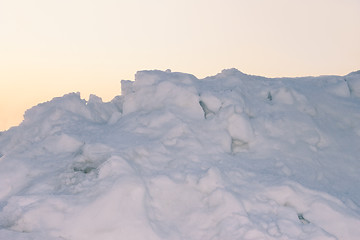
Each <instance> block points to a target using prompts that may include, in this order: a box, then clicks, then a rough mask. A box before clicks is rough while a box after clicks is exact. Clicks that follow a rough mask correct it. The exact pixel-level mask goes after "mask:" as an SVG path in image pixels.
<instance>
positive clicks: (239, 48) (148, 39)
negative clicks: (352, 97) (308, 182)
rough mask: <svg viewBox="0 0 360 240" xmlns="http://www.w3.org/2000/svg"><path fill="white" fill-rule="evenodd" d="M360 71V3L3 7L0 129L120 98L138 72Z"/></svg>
mask: <svg viewBox="0 0 360 240" xmlns="http://www.w3.org/2000/svg"><path fill="white" fill-rule="evenodd" d="M232 67H235V68H237V69H239V70H240V71H242V72H245V73H248V74H254V75H262V76H268V77H277V76H305V75H306V76H308V75H330V74H335V75H345V74H347V73H349V72H351V71H355V70H359V69H360V1H359V0H246V1H245V0H96V1H95V0H31V1H30V0H0V131H1V130H4V129H7V128H8V127H10V126H13V125H17V124H19V123H20V121H21V120H22V115H23V113H24V111H25V110H26V109H28V108H30V107H31V106H34V105H36V104H38V103H40V102H44V101H48V100H51V99H52V98H53V97H57V96H62V95H63V94H66V93H69V92H81V96H82V97H83V98H85V99H87V98H88V95H89V94H91V93H93V94H95V95H98V96H100V97H102V98H103V100H105V101H108V100H111V99H112V98H113V97H114V96H116V95H119V94H120V80H122V79H130V80H132V79H134V74H135V72H136V71H138V70H144V69H160V70H166V69H168V68H169V69H172V70H173V71H180V72H188V73H192V74H194V75H195V76H197V77H198V78H203V77H206V76H209V75H214V74H216V73H218V72H220V71H221V70H222V69H224V68H232Z"/></svg>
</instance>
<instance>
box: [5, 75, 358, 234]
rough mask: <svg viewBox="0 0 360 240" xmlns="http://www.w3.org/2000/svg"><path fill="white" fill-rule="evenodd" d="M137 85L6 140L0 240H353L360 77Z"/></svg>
mask: <svg viewBox="0 0 360 240" xmlns="http://www.w3.org/2000/svg"><path fill="white" fill-rule="evenodd" d="M135 78H136V79H135V81H122V83H121V84H122V95H121V96H116V97H115V98H114V99H113V100H112V101H110V102H103V101H102V100H101V98H99V97H97V96H94V95H91V96H90V98H89V100H88V101H85V100H83V99H81V98H80V95H79V94H78V93H71V94H67V95H65V96H63V97H60V98H54V99H53V100H51V101H49V102H46V103H42V104H39V105H38V106H35V107H33V108H31V109H30V110H28V111H27V112H26V113H25V120H24V121H23V123H22V124H20V125H19V126H17V127H14V128H11V129H10V130H8V131H6V132H2V133H1V135H0V179H1V183H0V239H68V240H70V239H74V240H75V239H76V240H81V239H87V240H88V239H174V240H175V239H219V240H220V239H221V240H224V239H244V240H248V239H249V240H250V239H347V240H352V239H358V236H360V230H359V226H360V190H359V187H358V186H359V185H360V176H359V173H358V171H359V169H360V161H359V156H360V148H359V146H360V107H359V106H360V98H359V97H360V88H359V87H360V85H359V84H360V74H359V73H358V72H354V73H351V74H349V75H346V76H344V77H340V76H321V77H304V78H281V79H268V78H264V77H258V76H251V75H247V74H244V73H241V72H240V71H238V70H236V69H228V70H223V71H222V72H221V73H219V74H217V75H216V76H212V77H207V78H205V79H200V80H199V79H197V78H196V77H194V76H193V75H190V74H184V73H176V72H171V71H165V72H162V71H141V72H138V73H137V74H136V76H135Z"/></svg>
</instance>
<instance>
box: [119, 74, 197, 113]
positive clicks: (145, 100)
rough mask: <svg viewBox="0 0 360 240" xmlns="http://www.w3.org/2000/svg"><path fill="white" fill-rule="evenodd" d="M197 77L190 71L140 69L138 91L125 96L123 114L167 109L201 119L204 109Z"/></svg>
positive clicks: (137, 78)
mask: <svg viewBox="0 0 360 240" xmlns="http://www.w3.org/2000/svg"><path fill="white" fill-rule="evenodd" d="M193 80H194V79H193V78H192V77H189V76H188V75H187V74H184V75H183V74H177V73H167V72H160V71H149V72H148V71H145V72H138V73H137V74H136V80H135V83H134V92H132V93H131V94H129V95H126V96H125V99H124V106H123V113H124V114H129V113H132V112H136V111H153V110H160V109H166V110H170V111H173V112H176V113H178V114H179V115H181V114H184V115H186V116H187V117H191V118H197V119H200V118H202V109H201V106H200V105H199V95H198V92H197V89H196V87H195V86H194V84H193V82H192V81H193Z"/></svg>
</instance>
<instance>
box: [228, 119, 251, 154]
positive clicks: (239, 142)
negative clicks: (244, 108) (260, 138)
mask: <svg viewBox="0 0 360 240" xmlns="http://www.w3.org/2000/svg"><path fill="white" fill-rule="evenodd" d="M228 124H229V125H228V131H229V133H230V136H231V138H232V142H231V150H232V152H240V151H243V150H244V149H248V148H249V142H251V140H252V139H253V138H254V132H253V129H252V126H251V124H250V121H249V118H248V117H247V116H246V115H244V114H236V113H234V114H233V115H232V116H230V117H229V119H228Z"/></svg>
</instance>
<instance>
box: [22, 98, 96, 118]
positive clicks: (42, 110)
mask: <svg viewBox="0 0 360 240" xmlns="http://www.w3.org/2000/svg"><path fill="white" fill-rule="evenodd" d="M65 113H71V114H73V115H75V116H80V117H83V118H85V119H89V120H91V118H92V117H91V113H90V111H89V110H88V108H87V107H86V101H85V100H83V99H81V98H80V93H69V94H66V95H64V96H63V97H56V98H53V99H52V100H51V101H49V102H45V103H41V104H39V105H37V106H35V107H33V108H31V109H29V110H27V111H26V112H25V115H24V121H23V124H25V125H30V124H35V123H39V122H44V121H46V120H47V119H48V120H49V119H51V121H61V119H62V118H63V116H64V114H65ZM35 125H36V124H35Z"/></svg>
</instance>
